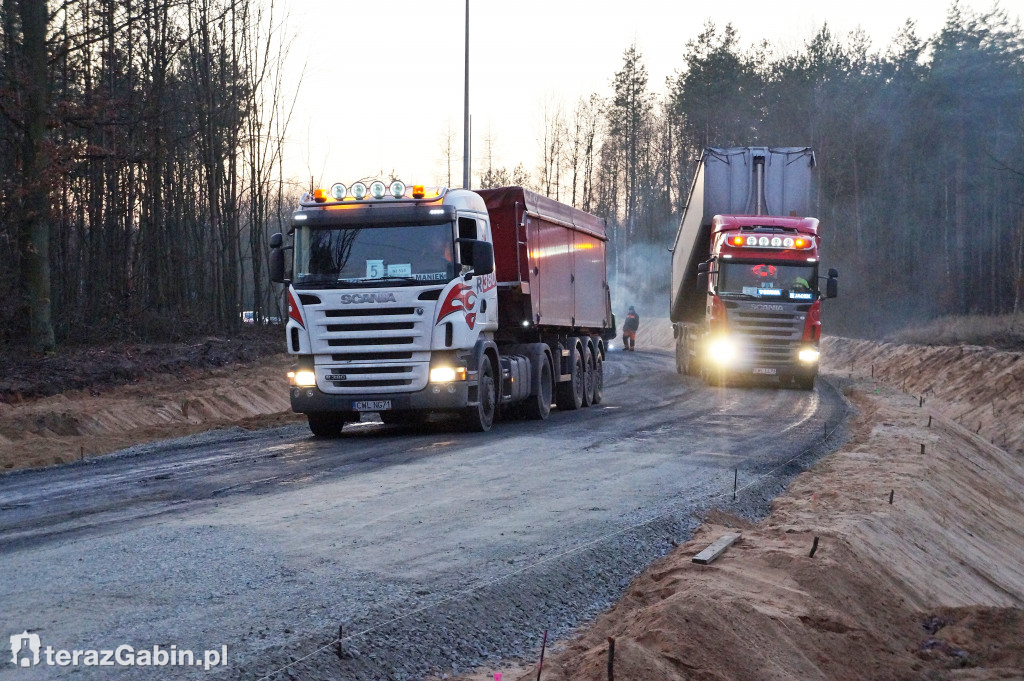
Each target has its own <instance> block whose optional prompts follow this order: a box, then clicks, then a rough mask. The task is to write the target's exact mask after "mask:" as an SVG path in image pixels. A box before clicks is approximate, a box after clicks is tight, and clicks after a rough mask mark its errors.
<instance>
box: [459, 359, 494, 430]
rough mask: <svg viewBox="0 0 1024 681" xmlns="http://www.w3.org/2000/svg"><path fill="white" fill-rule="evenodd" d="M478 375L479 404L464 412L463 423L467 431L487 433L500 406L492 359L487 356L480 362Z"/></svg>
mask: <svg viewBox="0 0 1024 681" xmlns="http://www.w3.org/2000/svg"><path fill="white" fill-rule="evenodd" d="M476 375H477V403H476V404H475V405H474V406H472V407H468V408H467V409H466V410H465V411H464V412H463V414H462V422H463V424H464V425H465V426H466V429H467V430H470V431H472V432H474V433H486V432H487V431H488V430H490V429H491V426H492V425H493V424H494V412H495V409H496V408H497V404H498V396H497V392H496V390H495V384H494V370H493V369H491V358H490V357H488V356H487V355H484V356H483V359H481V360H480V368H479V369H477V373H476Z"/></svg>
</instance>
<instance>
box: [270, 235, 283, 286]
mask: <svg viewBox="0 0 1024 681" xmlns="http://www.w3.org/2000/svg"><path fill="white" fill-rule="evenodd" d="M283 242H284V237H282V236H281V233H280V232H278V233H277V234H274V235H273V236H271V237H270V281H272V282H274V283H275V284H283V283H284V250H283V249H282V248H281V244H282V243H283Z"/></svg>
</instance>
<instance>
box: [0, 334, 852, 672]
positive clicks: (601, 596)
mask: <svg viewBox="0 0 1024 681" xmlns="http://www.w3.org/2000/svg"><path fill="white" fill-rule="evenodd" d="M673 367H674V364H673V360H672V357H671V356H670V355H669V354H668V353H665V352H660V351H650V352H643V351H638V352H635V353H612V354H611V355H610V356H609V360H608V361H607V362H606V363H605V372H606V373H605V385H606V390H605V401H604V402H603V403H602V404H601V405H599V406H597V407H594V408H590V409H584V410H581V411H578V412H558V411H557V410H556V411H553V412H552V416H551V418H550V419H549V420H548V421H544V422H532V421H531V422H517V421H505V422H499V423H497V424H496V425H495V427H494V429H493V430H492V431H491V432H490V433H486V434H469V433H459V432H452V431H450V430H449V429H447V428H446V427H444V426H441V425H438V426H432V427H428V428H426V429H424V430H412V429H406V428H400V427H391V426H384V425H382V424H380V423H379V422H363V423H360V424H357V425H354V426H349V427H346V431H345V435H344V436H343V437H342V438H341V439H338V440H316V439H313V438H312V437H310V435H309V432H308V430H307V429H306V428H304V427H288V428H277V429H270V430H263V431H259V432H256V433H246V432H244V431H241V430H238V431H219V432H216V433H210V434H206V435H204V436H200V437H197V438H189V439H183V440H175V441H171V442H167V443H162V444H160V445H155V446H148V447H142V448H135V449H132V450H126V451H125V452H122V453H119V454H116V455H112V456H109V457H104V458H101V459H95V460H92V461H88V462H86V463H83V464H80V465H72V466H65V467H62V468H56V469H47V470H40V471H28V472H23V473H14V474H9V475H6V476H3V477H0V565H2V570H0V572H2V574H3V579H2V580H0V622H2V624H3V626H2V627H0V634H2V635H4V636H7V635H13V634H15V633H21V632H22V631H23V630H27V631H29V632H30V633H35V634H38V636H39V637H40V641H41V644H42V646H43V648H44V649H45V648H46V647H47V646H50V647H51V648H52V649H53V650H54V651H58V650H69V651H73V650H92V649H96V650H111V649H116V648H117V647H118V646H121V645H128V646H131V647H132V649H133V650H134V651H141V650H148V651H151V650H152V648H153V646H159V647H160V649H161V650H172V646H174V648H173V650H185V649H188V650H192V651H195V653H196V656H197V658H199V660H198V661H200V662H201V661H202V651H204V650H215V651H217V652H221V651H222V650H223V648H222V647H223V646H226V647H227V652H228V654H227V663H226V664H222V665H219V666H217V667H215V668H213V669H211V670H209V671H206V670H204V669H203V668H202V667H199V666H178V667H164V668H161V669H159V670H154V669H153V668H152V667H145V666H136V667H134V668H132V669H116V670H115V669H112V668H110V667H102V666H86V665H85V664H84V662H82V661H80V663H79V665H77V666H74V665H69V666H64V667H61V666H47V665H45V659H44V660H43V662H44V664H42V665H40V666H37V667H35V668H33V669H32V670H21V669H16V668H14V667H13V665H11V664H10V663H9V662H8V660H9V658H7V659H5V660H4V661H3V664H0V678H4V679H6V678H11V679H43V678H75V679H83V680H84V679H107V678H112V677H113V676H115V675H116V677H117V678H118V679H122V678H124V679H127V678H143V677H147V678H152V677H154V676H156V677H158V678H162V679H163V678H170V679H200V678H232V679H233V678H239V679H260V678H268V677H269V678H275V679H285V678H295V679H304V680H305V679H353V680H360V681H362V680H364V679H396V680H398V679H419V678H423V677H424V676H426V675H428V674H437V675H441V674H445V673H448V674H450V673H452V672H453V671H465V670H466V669H468V668H471V667H476V666H486V665H488V664H489V663H495V662H496V661H497V660H499V659H502V658H509V657H517V656H532V655H535V654H536V651H537V649H538V648H539V645H540V640H541V637H542V636H543V633H544V631H545V630H548V631H549V639H553V638H555V637H557V636H561V635H565V634H567V633H569V632H570V631H571V630H572V629H573V628H574V627H575V626H577V625H579V624H581V623H582V622H583V621H585V620H586V619H587V618H589V617H592V616H593V615H594V614H595V613H596V612H598V611H599V610H601V609H602V608H605V607H607V606H608V605H609V604H610V603H612V602H613V601H614V600H615V599H617V598H618V597H619V596H620V595H621V593H622V590H623V589H624V587H625V586H626V585H627V584H628V582H629V580H630V579H631V578H632V577H633V576H634V575H635V574H637V573H638V572H639V571H640V570H642V569H643V567H644V566H646V565H647V564H648V563H650V562H651V561H652V560H653V559H655V558H656V557H658V556H660V555H662V554H664V553H665V552H666V551H667V550H668V549H670V548H671V547H672V546H673V544H676V543H680V542H682V541H684V540H685V539H687V538H688V537H689V535H690V533H691V531H692V529H693V528H694V527H695V526H696V524H697V522H698V521H699V519H700V517H701V516H702V515H703V513H704V512H705V511H706V510H707V509H708V508H709V507H710V506H713V505H717V506H720V507H722V508H724V509H727V510H729V511H731V512H733V513H737V514H740V515H743V516H746V517H758V516H761V515H763V514H764V513H765V512H766V511H767V509H768V502H769V501H770V500H771V498H772V497H774V496H775V495H776V494H777V493H778V492H779V491H780V490H781V489H782V487H783V486H784V485H785V484H786V482H787V481H788V480H789V479H791V478H792V476H793V475H795V474H796V473H798V472H799V471H800V470H803V469H804V468H806V467H807V466H808V465H809V464H810V463H812V462H813V461H814V460H816V458H818V457H819V456H821V455H822V454H824V453H826V452H827V451H830V450H831V449H833V448H834V447H835V446H836V445H837V444H838V443H839V442H840V441H841V439H842V438H843V437H844V431H843V428H842V426H841V423H842V422H843V421H844V419H845V417H846V413H847V406H846V403H845V401H844V400H843V398H842V397H841V396H840V395H839V394H838V392H837V391H836V390H835V389H834V388H833V387H832V386H831V385H829V384H828V383H826V382H824V381H819V382H818V388H817V389H816V390H815V391H814V392H810V393H808V392H803V391H798V390H787V389H782V390H777V389H771V388H755V389H735V388H707V387H704V386H703V385H702V384H700V383H698V382H697V381H696V380H694V379H689V378H683V377H680V376H678V375H676V373H675V371H674V369H673ZM282 389H284V387H282ZM826 435H827V437H826ZM734 476H736V479H737V480H738V485H739V488H740V490H739V494H738V498H737V500H736V501H733V499H732V495H733V483H734ZM339 627H341V628H342V637H341V638H342V641H341V644H342V645H341V646H340V650H339V646H337V645H334V644H332V642H334V641H335V639H337V638H338V631H339ZM4 657H6V655H4ZM44 657H45V655H44ZM122 657H125V656H124V655H122ZM84 659H85V658H84V657H83V658H82V660H84ZM137 661H138V660H137ZM154 672H156V673H154Z"/></svg>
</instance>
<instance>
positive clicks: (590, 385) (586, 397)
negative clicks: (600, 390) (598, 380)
mask: <svg viewBox="0 0 1024 681" xmlns="http://www.w3.org/2000/svg"><path fill="white" fill-rule="evenodd" d="M595 369H596V367H595V366H594V352H593V351H592V350H591V349H590V345H587V348H586V350H584V351H583V405H582V406H584V407H589V406H590V405H592V404H594V378H595V374H596V371H595Z"/></svg>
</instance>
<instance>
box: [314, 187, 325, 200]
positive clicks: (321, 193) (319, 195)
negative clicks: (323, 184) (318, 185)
mask: <svg viewBox="0 0 1024 681" xmlns="http://www.w3.org/2000/svg"><path fill="white" fill-rule="evenodd" d="M313 200H314V201H316V202H317V203H323V202H325V201H327V190H326V189H317V190H315V191H314V192H313Z"/></svg>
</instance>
